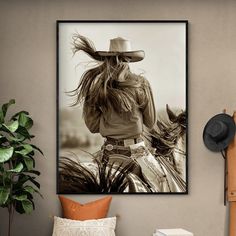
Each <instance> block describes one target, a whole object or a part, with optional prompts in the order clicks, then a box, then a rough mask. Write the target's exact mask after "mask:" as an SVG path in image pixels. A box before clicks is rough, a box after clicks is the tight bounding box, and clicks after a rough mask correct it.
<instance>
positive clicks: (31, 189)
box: [24, 185, 43, 198]
mask: <svg viewBox="0 0 236 236" xmlns="http://www.w3.org/2000/svg"><path fill="white" fill-rule="evenodd" d="M24 190H25V191H26V192H28V193H30V194H33V193H38V194H39V195H40V196H41V197H42V198H43V195H42V194H41V193H40V192H39V191H38V190H37V189H35V188H33V187H32V186H28V185H27V186H25V187H24Z"/></svg>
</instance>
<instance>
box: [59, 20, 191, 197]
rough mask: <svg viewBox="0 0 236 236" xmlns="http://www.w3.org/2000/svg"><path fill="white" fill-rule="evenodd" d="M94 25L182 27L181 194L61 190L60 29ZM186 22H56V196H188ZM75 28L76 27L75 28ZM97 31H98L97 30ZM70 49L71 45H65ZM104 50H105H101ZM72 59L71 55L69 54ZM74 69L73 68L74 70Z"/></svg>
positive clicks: (97, 26)
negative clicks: (182, 163)
mask: <svg viewBox="0 0 236 236" xmlns="http://www.w3.org/2000/svg"><path fill="white" fill-rule="evenodd" d="M89 24H94V26H96V27H95V28H96V30H98V29H99V26H101V25H105V24H109V25H112V27H115V25H116V24H124V25H125V24H133V25H138V24H140V25H142V26H143V25H153V24H163V25H170V24H172V25H183V28H184V35H182V36H183V40H184V41H183V43H184V52H183V53H182V56H184V69H183V68H182V70H183V73H184V74H185V78H184V82H185V89H184V93H185V110H184V113H185V123H184V125H185V132H186V133H185V180H184V182H185V189H184V190H183V191H181V192H122V193H121V192H97V191H94V192H93V191H78V192H72V191H70V190H69V191H65V190H63V191H62V190H61V187H60V171H59V167H60V151H61V146H62V145H61V140H62V138H61V133H60V132H61V127H60V122H61V114H60V105H61V93H60V87H61V85H60V83H61V78H60V77H61V73H62V72H61V58H62V54H61V42H62V40H61V33H62V30H61V27H62V26H65V25H67V26H68V25H78V26H80V25H87V26H88V25H89ZM188 24H189V23H188V20H57V22H56V78H57V80H56V104H57V106H56V114H57V116H56V132H57V142H56V178H57V189H56V191H57V194H164V195H166V194H167V195H168V194H174V195H176V194H177V195H178V194H180V195H181V194H188V192H189V186H188V182H189V181H188V178H189V173H188V172H189V171H188ZM75 28H77V27H75ZM98 31H99V30H98ZM74 32H77V33H80V32H78V30H77V29H74ZM85 36H86V35H85ZM67 46H68V47H70V49H71V45H67ZM103 49H105V48H103ZM71 58H72V54H71ZM74 69H75V68H74Z"/></svg>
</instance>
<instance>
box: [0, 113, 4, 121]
mask: <svg viewBox="0 0 236 236" xmlns="http://www.w3.org/2000/svg"><path fill="white" fill-rule="evenodd" d="M2 123H4V115H3V112H2V110H0V124H2Z"/></svg>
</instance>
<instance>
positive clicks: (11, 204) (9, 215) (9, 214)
mask: <svg viewBox="0 0 236 236" xmlns="http://www.w3.org/2000/svg"><path fill="white" fill-rule="evenodd" d="M12 166H13V165H12V161H11V160H10V161H9V169H12ZM12 180H13V177H12V175H11V186H10V195H9V197H10V201H12ZM13 212H14V205H13V203H12V202H10V203H9V205H8V236H11V226H12V221H13Z"/></svg>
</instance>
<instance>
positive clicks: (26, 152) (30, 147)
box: [16, 144, 33, 156]
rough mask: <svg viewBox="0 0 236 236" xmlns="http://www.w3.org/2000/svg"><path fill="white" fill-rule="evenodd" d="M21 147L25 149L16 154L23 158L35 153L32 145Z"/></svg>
mask: <svg viewBox="0 0 236 236" xmlns="http://www.w3.org/2000/svg"><path fill="white" fill-rule="evenodd" d="M21 147H23V148H24V149H22V150H20V151H16V153H18V154H21V155H22V156H26V155H27V154H29V153H30V152H32V151H33V148H32V146H31V145H30V144H23V145H21Z"/></svg>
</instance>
